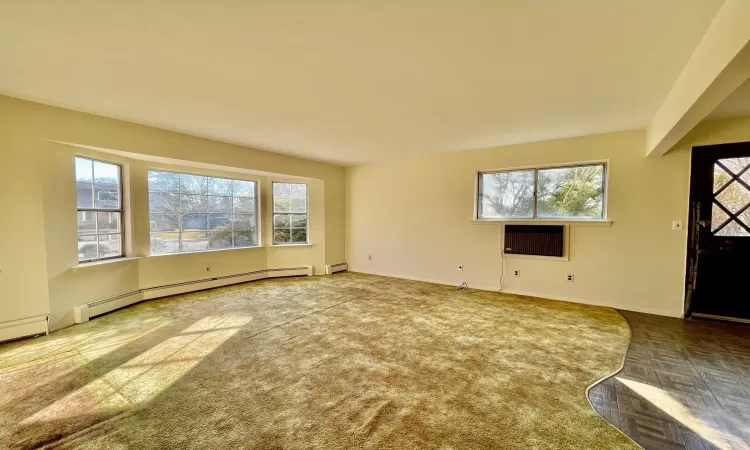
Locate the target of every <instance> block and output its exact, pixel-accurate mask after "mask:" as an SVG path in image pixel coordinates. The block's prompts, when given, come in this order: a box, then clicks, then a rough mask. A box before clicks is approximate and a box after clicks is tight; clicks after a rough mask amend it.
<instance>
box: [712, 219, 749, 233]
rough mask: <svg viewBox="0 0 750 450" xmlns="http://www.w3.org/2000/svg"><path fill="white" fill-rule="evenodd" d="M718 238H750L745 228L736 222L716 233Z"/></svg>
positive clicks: (733, 221)
mask: <svg viewBox="0 0 750 450" xmlns="http://www.w3.org/2000/svg"><path fill="white" fill-rule="evenodd" d="M716 236H750V233H748V232H747V230H746V229H745V227H743V226H742V225H740V224H739V222H737V221H736V220H732V221H731V222H729V223H728V224H726V225H724V227H723V228H722V229H721V230H719V232H718V233H716Z"/></svg>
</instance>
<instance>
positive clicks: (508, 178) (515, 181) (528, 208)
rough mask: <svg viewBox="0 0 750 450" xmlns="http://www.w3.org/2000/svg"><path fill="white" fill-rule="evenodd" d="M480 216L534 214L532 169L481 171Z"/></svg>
mask: <svg viewBox="0 0 750 450" xmlns="http://www.w3.org/2000/svg"><path fill="white" fill-rule="evenodd" d="M480 176H481V179H480V183H481V187H482V196H481V198H480V199H479V202H480V208H479V217H480V218H502V217H522V218H523V217H525V218H531V217H532V216H533V215H534V171H533V170H517V171H514V172H497V173H483V174H481V175H480Z"/></svg>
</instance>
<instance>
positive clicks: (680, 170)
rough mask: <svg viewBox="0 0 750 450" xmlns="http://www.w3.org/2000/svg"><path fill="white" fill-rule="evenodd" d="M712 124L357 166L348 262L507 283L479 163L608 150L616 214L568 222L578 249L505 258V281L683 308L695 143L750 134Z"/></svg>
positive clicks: (628, 305)
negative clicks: (482, 205)
mask: <svg viewBox="0 0 750 450" xmlns="http://www.w3.org/2000/svg"><path fill="white" fill-rule="evenodd" d="M707 124H708V125H702V126H703V129H702V130H703V131H701V130H698V131H697V132H696V134H695V135H694V136H693V137H692V143H686V144H685V143H683V144H684V145H683V146H682V148H681V149H676V150H675V151H673V152H671V153H668V154H667V155H665V156H664V157H660V158H645V157H644V149H645V148H646V133H645V130H643V131H631V132H623V133H613V134H604V135H596V136H587V137H581V138H573V139H564V140H556V141H550V142H542V143H534V144H525V145H515V146H508V147H502V148H494V149H486V150H476V151H468V152H459V153H448V154H442V155H436V156H431V157H424V158H416V159H410V160H406V161H400V162H394V163H386V164H371V165H364V166H358V167H352V168H349V169H347V176H346V185H347V189H346V192H347V197H346V216H347V261H348V263H349V267H350V270H353V271H362V272H370V273H380V274H387V275H394V276H400V277H411V278H416V279H422V280H432V281H437V282H441V283H450V284H454V285H456V286H458V285H459V284H460V283H461V282H462V281H467V282H468V283H469V285H470V286H471V285H473V286H475V287H484V288H488V289H498V288H499V287H500V276H501V273H502V264H503V262H502V258H501V254H500V230H501V225H500V224H497V223H493V224H486V223H481V224H478V223H475V222H473V221H472V220H471V219H472V216H473V208H474V198H473V196H474V186H475V177H476V172H477V171H483V170H492V169H503V168H513V167H522V166H534V165H547V164H560V163H570V162H579V161H594V160H609V178H608V183H609V189H608V190H609V198H608V216H609V217H608V218H609V219H610V220H612V221H613V223H612V225H611V226H601V225H599V224H597V226H591V224H575V223H571V225H570V248H569V251H570V259H569V261H552V260H545V259H533V258H517V257H508V258H506V261H505V266H506V270H505V278H504V282H503V290H506V291H509V292H516V293H527V294H531V295H536V296H540V297H548V298H557V299H568V300H572V301H579V302H584V303H592V304H600V305H608V306H613V307H617V308H623V309H630V310H636V311H645V312H651V313H657V314H664V315H672V316H679V315H681V314H682V309H683V308H682V305H683V291H684V287H683V284H684V271H685V254H686V239H687V236H686V232H685V231H672V229H671V225H672V221H673V220H682V221H683V222H686V221H687V218H688V185H689V164H690V152H689V148H690V145H700V144H706V143H716V142H717V141H728V140H743V139H744V140H750V121H748V120H747V119H746V120H745V121H744V122H743V121H735V122H733V123H732V124H729V121H724V122H723V123H721V124H716V123H714V124H711V123H707ZM717 130H721V132H719V131H717ZM368 255H372V260H371V261H370V260H368ZM458 264H463V265H464V271H463V272H459V271H458V270H457V265H458ZM514 270H520V271H521V276H520V277H517V278H516V277H513V276H511V274H512V273H513V271H514ZM567 274H574V275H575V281H574V282H573V283H569V282H567V281H566V275H567Z"/></svg>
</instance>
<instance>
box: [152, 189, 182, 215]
mask: <svg viewBox="0 0 750 450" xmlns="http://www.w3.org/2000/svg"><path fill="white" fill-rule="evenodd" d="M179 209H180V196H179V194H175V193H172V192H149V194H148V210H149V211H150V212H154V213H155V212H166V213H172V214H177V211H178V210H179Z"/></svg>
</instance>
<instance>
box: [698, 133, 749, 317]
mask: <svg viewBox="0 0 750 450" xmlns="http://www.w3.org/2000/svg"><path fill="white" fill-rule="evenodd" d="M717 153H718V154H720V155H721V156H718V157H717V156H716V154H717ZM748 154H750V141H748V142H732V143H728V144H712V145H699V146H695V147H693V148H692V150H691V152H690V181H689V183H690V197H689V200H688V227H687V232H688V235H687V242H686V245H687V253H686V256H687V257H686V258H685V297H684V298H683V313H684V317H685V318H688V317H690V316H691V315H692V313H693V311H692V309H691V306H692V305H691V304H690V303H689V300H690V299H689V295H690V283H691V279H692V278H691V271H692V265H691V261H692V258H693V257H694V253H695V251H696V249H695V236H696V230H695V228H696V225H697V221H696V218H695V217H694V215H695V203H696V202H697V199H698V198H699V194H698V189H699V186H700V184H701V183H699V182H698V183H696V180H697V179H698V177H700V176H701V175H706V176H713V171H711V172H709V171H707V173H706V174H704V173H699V172H698V171H697V170H696V168H698V167H705V166H706V165H707V163H708V162H712V161H715V160H717V159H725V158H737V157H746V156H747V155H748ZM710 167H711V170H713V164H711V165H710ZM704 182H707V181H706V180H704ZM711 206H712V205H701V207H702V208H711Z"/></svg>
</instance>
